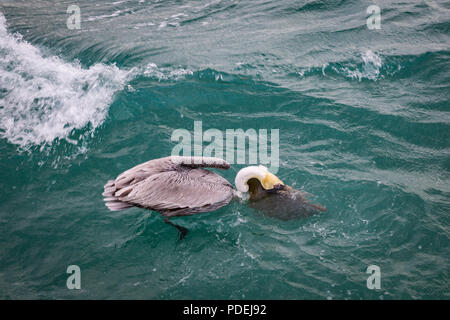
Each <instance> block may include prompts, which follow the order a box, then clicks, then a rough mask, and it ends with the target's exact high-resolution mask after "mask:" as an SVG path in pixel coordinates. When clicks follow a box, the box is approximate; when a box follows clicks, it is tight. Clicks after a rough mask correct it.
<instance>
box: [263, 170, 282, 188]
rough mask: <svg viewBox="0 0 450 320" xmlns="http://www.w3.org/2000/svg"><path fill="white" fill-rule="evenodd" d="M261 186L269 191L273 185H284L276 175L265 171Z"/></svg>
mask: <svg viewBox="0 0 450 320" xmlns="http://www.w3.org/2000/svg"><path fill="white" fill-rule="evenodd" d="M261 184H262V186H263V188H264V189H266V190H271V189H273V188H274V187H275V185H277V184H278V185H284V183H283V181H281V180H280V179H278V177H277V176H276V175H274V174H273V173H270V172H269V171H267V173H266V176H265V177H264V179H262V181H261Z"/></svg>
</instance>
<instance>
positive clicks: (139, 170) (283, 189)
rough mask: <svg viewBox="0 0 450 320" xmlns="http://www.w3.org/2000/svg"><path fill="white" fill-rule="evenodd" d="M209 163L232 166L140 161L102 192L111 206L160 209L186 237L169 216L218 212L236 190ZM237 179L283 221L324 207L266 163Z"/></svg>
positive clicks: (199, 160)
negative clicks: (273, 172) (291, 185)
mask: <svg viewBox="0 0 450 320" xmlns="http://www.w3.org/2000/svg"><path fill="white" fill-rule="evenodd" d="M205 167H210V168H218V169H228V168H229V167H230V165H229V163H228V162H226V161H225V160H222V159H219V158H212V157H178V156H171V157H165V158H160V159H155V160H150V161H148V162H145V163H143V164H140V165H137V166H135V167H133V168H131V169H130V170H127V171H125V172H123V173H122V174H120V175H119V176H118V177H117V178H116V179H115V180H110V181H108V183H107V184H106V185H105V187H104V192H103V196H104V197H105V199H104V200H105V201H106V206H107V207H108V208H109V209H110V210H112V211H118V210H123V209H126V208H129V207H133V206H136V207H142V208H147V209H151V210H154V211H157V212H160V213H161V214H162V215H163V216H164V217H165V218H164V221H165V222H166V223H169V224H171V225H173V226H175V227H176V228H177V229H178V230H179V231H180V238H182V237H184V236H185V235H186V233H187V229H186V228H183V227H181V226H178V225H175V224H173V223H172V222H170V221H169V218H170V217H175V216H186V215H192V214H197V213H201V212H209V211H214V210H216V209H218V208H220V207H223V206H225V205H226V204H228V203H229V202H230V201H231V199H232V198H233V195H234V194H235V190H234V188H233V186H232V185H231V184H230V183H229V182H228V181H227V180H226V179H224V178H223V177H221V176H220V175H218V174H216V173H214V172H212V171H209V170H206V169H204V168H205ZM235 184H236V188H237V190H238V191H240V192H243V193H246V192H248V193H249V195H250V197H249V204H250V205H251V206H252V207H254V208H257V209H260V210H262V211H264V212H265V213H266V214H269V215H270V216H274V217H277V218H280V219H283V220H287V219H289V218H293V217H303V216H309V215H311V214H313V213H314V212H317V210H320V211H325V209H324V208H323V207H321V206H318V205H313V204H310V203H308V202H307V200H306V199H305V198H304V197H303V195H302V194H301V193H300V191H298V190H295V189H293V188H291V187H289V186H286V185H284V184H283V182H282V181H281V180H280V179H278V178H277V177H276V176H275V175H273V174H272V173H270V172H269V171H268V170H267V168H266V167H264V166H251V167H247V168H244V169H242V170H240V171H239V172H238V174H237V176H236V179H235Z"/></svg>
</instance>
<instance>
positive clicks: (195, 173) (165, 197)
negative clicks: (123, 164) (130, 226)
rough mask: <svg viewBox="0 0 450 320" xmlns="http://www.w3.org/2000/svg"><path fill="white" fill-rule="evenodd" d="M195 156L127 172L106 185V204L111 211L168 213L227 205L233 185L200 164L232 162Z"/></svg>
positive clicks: (158, 161)
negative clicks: (130, 210) (132, 209)
mask: <svg viewBox="0 0 450 320" xmlns="http://www.w3.org/2000/svg"><path fill="white" fill-rule="evenodd" d="M180 158H181V159H180ZM193 158H195V157H192V158H190V157H166V158H162V159H156V160H151V161H148V162H146V163H143V164H141V165H138V166H136V167H134V168H132V169H130V170H127V171H125V172H124V173H122V174H120V175H119V176H118V177H117V179H116V180H114V181H112V180H111V181H108V183H107V184H106V185H105V188H104V189H105V191H104V192H103V196H104V197H105V199H104V200H105V201H106V205H107V206H108V208H109V209H110V210H122V209H126V208H128V207H131V206H138V207H144V208H148V209H152V210H155V211H159V212H161V213H162V214H163V215H167V216H174V215H189V214H195V213H198V212H206V211H213V210H215V209H217V208H220V207H222V206H224V205H226V204H227V203H228V202H229V201H230V200H231V198H232V196H233V187H232V185H231V184H230V183H229V182H228V181H227V180H226V179H224V178H223V177H221V176H219V175H218V174H216V173H214V172H211V171H208V170H205V169H202V168H201V167H206V166H212V167H216V168H222V169H227V168H228V167H229V164H228V163H227V162H226V161H224V160H222V159H218V158H204V159H198V158H197V159H193ZM194 160H195V161H194ZM194 162H197V163H194Z"/></svg>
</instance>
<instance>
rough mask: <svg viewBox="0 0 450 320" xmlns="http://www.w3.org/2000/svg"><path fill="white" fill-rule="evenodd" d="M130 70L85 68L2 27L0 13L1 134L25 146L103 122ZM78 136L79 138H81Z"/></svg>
mask: <svg viewBox="0 0 450 320" xmlns="http://www.w3.org/2000/svg"><path fill="white" fill-rule="evenodd" d="M129 74H130V71H123V70H120V69H119V68H117V67H116V66H107V65H104V64H95V65H93V66H91V67H90V68H89V69H85V68H82V67H81V66H80V64H79V63H68V62H65V61H63V60H62V59H60V58H58V57H56V56H45V55H44V54H43V53H42V52H41V50H40V49H39V48H37V47H35V46H33V45H31V44H29V43H28V42H26V41H24V40H23V39H21V38H20V36H17V35H11V34H9V33H8V31H7V28H6V19H5V17H4V16H3V15H2V14H1V13H0V89H1V90H0V137H2V138H6V139H7V140H8V141H9V142H10V143H13V144H17V145H19V147H20V149H27V148H29V147H31V146H34V145H40V146H44V145H51V144H52V142H54V141H55V139H65V140H66V141H68V142H71V143H77V141H74V140H73V139H71V138H70V133H71V132H72V131H73V130H74V129H83V128H89V130H90V131H91V133H93V132H94V130H95V128H97V127H98V126H99V125H101V124H102V123H103V121H104V119H105V117H106V114H107V112H108V107H109V105H110V103H111V102H112V98H113V95H114V93H115V92H116V91H118V90H120V89H122V88H123V86H124V84H125V82H126V80H127V77H128V75H129ZM80 139H81V138H80Z"/></svg>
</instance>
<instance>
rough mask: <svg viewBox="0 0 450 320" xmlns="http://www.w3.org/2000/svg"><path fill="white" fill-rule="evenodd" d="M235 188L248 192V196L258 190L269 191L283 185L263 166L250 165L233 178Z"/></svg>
mask: <svg viewBox="0 0 450 320" xmlns="http://www.w3.org/2000/svg"><path fill="white" fill-rule="evenodd" d="M234 184H235V185H236V189H237V190H238V191H240V192H244V193H245V192H249V193H250V197H256V194H257V193H258V191H259V190H265V191H270V190H274V189H279V188H281V187H284V183H283V182H282V181H281V180H280V179H278V177H277V176H275V175H274V174H273V173H270V172H269V170H268V169H267V168H266V167H264V166H261V165H260V166H250V167H246V168H243V169H241V170H240V171H239V172H238V174H237V175H236V179H235V180H234Z"/></svg>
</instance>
